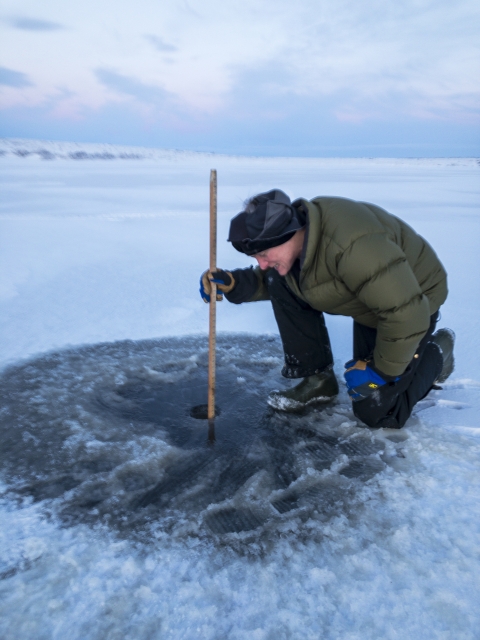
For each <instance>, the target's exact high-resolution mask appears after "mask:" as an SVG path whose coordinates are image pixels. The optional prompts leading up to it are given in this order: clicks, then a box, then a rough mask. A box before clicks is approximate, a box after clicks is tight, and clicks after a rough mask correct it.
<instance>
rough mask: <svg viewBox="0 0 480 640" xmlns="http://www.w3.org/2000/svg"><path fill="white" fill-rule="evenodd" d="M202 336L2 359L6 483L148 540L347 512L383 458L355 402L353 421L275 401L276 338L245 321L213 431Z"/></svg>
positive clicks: (233, 340)
mask: <svg viewBox="0 0 480 640" xmlns="http://www.w3.org/2000/svg"><path fill="white" fill-rule="evenodd" d="M206 343H207V341H206V339H204V338H198V337H187V338H179V339H165V340H145V341H140V342H131V341H123V342H118V343H112V344H100V345H94V346H90V347H83V348H79V349H71V350H65V351H62V352H59V353H51V354H47V355H45V356H43V357H41V358H37V359H35V360H32V361H30V362H27V363H24V364H21V365H19V366H15V367H10V368H8V369H7V370H5V371H4V373H3V376H2V379H1V384H2V389H3V402H2V407H1V411H0V436H1V438H2V447H1V450H0V470H1V473H2V478H3V480H4V482H5V484H6V486H7V495H8V496H10V497H17V498H18V499H19V500H23V499H25V497H27V498H29V499H31V500H34V501H39V502H43V503H45V506H46V507H48V510H49V512H50V513H54V514H56V516H57V517H59V518H60V519H61V520H62V521H63V522H64V524H65V525H73V524H76V523H79V522H84V523H89V524H92V525H97V524H99V523H101V524H104V525H108V526H109V527H111V528H113V529H114V530H116V531H118V532H119V533H121V535H128V536H139V537H141V538H142V539H143V540H145V539H149V538H151V537H152V536H153V537H155V535H157V533H158V531H162V532H163V533H165V532H167V533H169V534H171V535H175V536H192V535H194V536H200V537H202V536H209V537H211V536H214V537H220V538H222V539H223V538H226V539H230V538H229V537H232V536H234V537H235V536H239V535H241V536H247V537H248V536H251V537H252V539H253V538H255V537H257V538H260V537H262V536H263V537H267V538H269V539H272V536H274V535H275V532H277V531H280V530H281V529H282V527H284V526H285V523H286V522H288V520H289V518H294V519H295V523H297V520H298V522H299V523H300V524H299V525H298V526H301V523H302V522H306V521H307V520H308V519H309V518H310V519H312V518H313V519H317V520H318V521H319V522H321V521H324V520H325V519H328V518H329V517H331V516H332V515H334V514H336V513H339V512H342V511H343V512H345V513H347V512H348V509H349V508H350V507H349V505H352V504H353V501H354V497H355V491H356V488H358V487H360V486H361V483H363V482H365V481H366V480H368V479H370V478H372V477H373V476H374V475H375V474H377V473H378V472H379V471H381V470H382V469H383V468H384V466H385V463H384V462H383V460H382V455H383V452H384V448H385V443H384V441H383V440H381V439H380V438H379V437H378V436H374V435H373V434H372V433H371V432H370V431H369V430H364V429H359V428H356V427H355V426H351V427H345V424H347V425H348V424H349V423H348V421H347V423H345V414H346V413H348V415H349V420H350V422H351V424H352V425H354V424H355V423H354V422H353V415H352V414H351V412H350V409H349V407H348V406H346V405H341V404H335V403H333V404H330V405H325V406H322V407H320V408H309V409H308V410H306V411H305V412H303V413H302V414H301V415H289V414H283V413H279V412H275V411H273V410H272V409H270V408H269V407H268V406H267V404H266V397H267V395H268V393H269V391H270V390H271V389H272V388H278V386H279V370H280V367H281V362H282V354H281V347H280V343H279V341H278V340H276V339H273V338H270V337H264V336H246V335H243V334H242V335H227V336H219V339H218V349H217V396H216V403H217V404H218V407H219V410H220V411H219V415H218V416H217V418H216V419H215V421H214V437H213V438H212V433H211V429H212V425H209V423H208V421H202V420H198V419H195V417H192V415H191V409H192V407H195V406H197V405H200V404H202V403H204V402H205V401H206V396H207V359H208V358H207V356H208V354H207V344H206ZM391 446H394V445H391ZM335 469H338V470H335ZM325 474H327V475H325Z"/></svg>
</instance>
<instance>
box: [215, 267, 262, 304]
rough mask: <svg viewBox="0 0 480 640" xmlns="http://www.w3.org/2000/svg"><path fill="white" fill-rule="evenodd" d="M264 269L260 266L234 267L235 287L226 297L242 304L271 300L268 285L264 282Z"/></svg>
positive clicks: (230, 300)
mask: <svg viewBox="0 0 480 640" xmlns="http://www.w3.org/2000/svg"><path fill="white" fill-rule="evenodd" d="M264 273H265V272H264V271H262V270H261V269H260V268H259V267H255V268H253V267H248V268H247V269H234V270H233V271H231V274H232V276H233V278H234V279H235V287H234V288H233V289H232V291H230V292H229V293H226V294H225V297H226V298H227V300H228V301H229V302H233V303H234V304H241V303H242V302H257V301H258V300H269V299H270V296H269V295H268V290H267V287H266V286H265V282H264Z"/></svg>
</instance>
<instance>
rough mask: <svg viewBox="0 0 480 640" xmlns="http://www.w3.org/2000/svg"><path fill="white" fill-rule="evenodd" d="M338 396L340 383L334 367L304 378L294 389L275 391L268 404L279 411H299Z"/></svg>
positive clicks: (269, 397)
mask: <svg viewBox="0 0 480 640" xmlns="http://www.w3.org/2000/svg"><path fill="white" fill-rule="evenodd" d="M337 394H338V382H337V378H336V377H335V373H334V371H333V368H332V367H327V368H326V369H324V370H323V371H322V373H316V374H314V375H313V376H308V377H307V378H304V379H303V380H302V381H301V382H300V383H299V384H297V385H296V386H295V387H293V388H292V389H285V391H273V392H272V393H271V394H270V395H269V396H268V400H267V402H268V404H269V405H270V406H271V407H273V408H274V409H277V410H279V411H299V410H300V409H303V407H305V406H307V405H309V404H314V403H325V402H330V401H331V400H333V399H334V398H335V397H336V396H337Z"/></svg>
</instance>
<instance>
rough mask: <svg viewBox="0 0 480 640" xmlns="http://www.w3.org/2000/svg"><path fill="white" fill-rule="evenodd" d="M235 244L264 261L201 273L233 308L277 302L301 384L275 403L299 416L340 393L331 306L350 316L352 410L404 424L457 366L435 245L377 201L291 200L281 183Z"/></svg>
mask: <svg viewBox="0 0 480 640" xmlns="http://www.w3.org/2000/svg"><path fill="white" fill-rule="evenodd" d="M228 240H229V242H231V243H232V245H233V246H234V247H235V249H237V250H238V251H240V252H242V253H245V254H247V255H249V256H252V257H254V258H255V259H256V260H257V262H258V267H255V268H254V269H253V268H248V269H236V270H233V271H231V272H230V271H224V270H222V269H218V270H217V271H215V272H214V273H210V272H209V271H206V272H205V273H204V274H202V277H201V281H200V282H201V286H200V292H201V295H202V297H203V299H204V300H205V301H206V302H208V301H209V300H210V293H211V282H212V281H213V282H215V283H216V284H217V290H218V292H219V294H220V299H221V294H225V296H226V298H227V299H228V300H229V301H230V302H233V303H235V304H240V303H242V302H255V301H257V300H270V301H271V303H272V306H273V311H274V314H275V319H276V321H277V324H278V328H279V332H280V336H281V339H282V343H283V349H284V355H285V365H284V367H283V369H282V374H283V376H285V377H286V378H302V381H301V382H300V383H299V384H297V385H296V386H295V387H293V388H292V389H289V390H285V391H277V392H273V393H272V394H271V395H270V396H269V399H268V402H269V404H270V405H271V406H273V407H274V408H276V409H279V410H285V411H289V410H290V411H292V410H293V411H294V410H298V409H299V408H301V407H304V406H305V405H307V404H310V403H314V402H329V401H331V400H333V399H334V398H335V396H336V395H337V394H338V383H337V380H336V377H335V373H334V371H333V358H332V351H331V347H330V340H329V336H328V332H327V328H326V326H325V321H324V316H323V314H324V313H330V314H334V315H345V316H351V317H352V318H353V320H354V323H353V360H351V361H350V362H348V363H347V364H346V371H345V374H344V375H345V380H346V383H347V388H348V392H349V394H350V396H351V398H352V401H353V411H354V413H355V415H356V416H357V417H358V418H359V419H360V420H362V421H363V422H364V423H365V424H367V425H368V426H370V427H375V428H380V427H387V428H397V429H398V428H401V427H403V425H404V424H405V422H406V421H407V419H408V418H409V416H410V414H411V412H412V409H413V407H414V405H415V404H416V403H417V402H418V401H419V400H421V399H422V398H423V397H425V396H426V395H427V394H428V392H429V391H430V390H431V389H432V388H433V387H434V386H435V384H436V383H438V382H443V381H444V380H446V378H447V377H448V376H449V375H450V373H451V372H452V371H453V366H454V360H453V346H454V338H455V334H454V333H453V331H451V330H450V329H440V330H439V331H437V332H436V333H434V331H435V326H436V323H437V319H438V315H439V313H438V310H439V308H440V305H442V304H443V302H444V301H445V299H446V297H447V277H446V272H445V269H444V268H443V266H442V264H441V262H440V261H439V259H438V257H437V255H436V254H435V252H434V251H433V249H432V248H431V247H430V245H429V244H428V243H427V242H426V241H425V240H424V239H423V238H422V237H421V236H419V235H418V234H417V233H415V231H414V230H413V229H412V228H411V227H409V226H408V225H407V224H406V223H404V222H403V221H401V220H399V219H398V218H396V217H395V216H393V215H391V214H389V213H387V212H386V211H384V210H383V209H381V208H380V207H377V206H375V205H372V204H368V203H364V202H355V201H353V200H347V199H345V198H333V197H318V198H314V199H313V200H311V201H307V200H304V199H302V198H300V199H298V200H295V202H293V203H292V202H291V201H290V198H289V197H288V196H287V195H286V194H285V193H283V191H280V190H278V189H274V190H272V191H269V192H267V193H261V194H259V195H257V196H255V197H254V198H252V199H251V200H250V201H249V202H248V203H247V205H246V208H245V210H244V211H242V212H241V213H239V214H238V215H237V216H235V217H234V218H233V219H232V221H231V225H230V234H229V238H228Z"/></svg>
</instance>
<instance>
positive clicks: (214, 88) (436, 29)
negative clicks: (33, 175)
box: [0, 0, 480, 156]
mask: <svg viewBox="0 0 480 640" xmlns="http://www.w3.org/2000/svg"><path fill="white" fill-rule="evenodd" d="M479 18H480V3H478V1H477V0H454V1H452V0H448V1H447V0H437V1H429V0H362V1H359V0H296V1H295V2H292V1H288V2H287V1H286V0H257V1H254V0H242V1H239V0H230V1H229V0H202V1H201V2H200V1H199V0H164V1H163V2H160V1H159V0H156V1H155V0H136V1H135V2H133V1H131V2H126V1H125V0H83V1H82V2H81V3H73V2H65V0H46V2H44V3H39V2H38V0H37V1H33V0H15V1H13V0H4V1H3V3H2V7H1V12H0V41H1V45H0V47H1V48H0V134H1V135H3V136H9V137H29V138H44V139H56V140H72V141H80V142H87V141H88V142H112V143H122V144H135V145H146V146H157V147H176V148H184V149H198V150H209V151H219V152H230V153H253V154H255V155H320V156H322V155H330V156H331V155H340V156H348V155H352V156H355V155H371V156H422V155H426V156H435V155H439V156H445V155H452V156H459V155H470V156H471V155H479V150H480V144H479V143H480V135H479V130H480V127H479V124H480V54H479V45H478V42H480V29H479V25H480V19H479Z"/></svg>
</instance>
